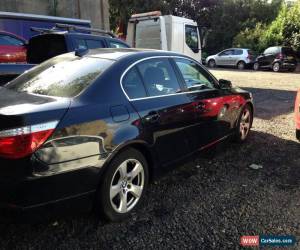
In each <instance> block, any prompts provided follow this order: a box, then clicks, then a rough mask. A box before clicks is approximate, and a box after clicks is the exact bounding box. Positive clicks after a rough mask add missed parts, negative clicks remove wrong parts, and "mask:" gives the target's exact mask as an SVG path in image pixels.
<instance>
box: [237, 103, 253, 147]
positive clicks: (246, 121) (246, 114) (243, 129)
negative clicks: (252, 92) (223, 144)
mask: <svg viewBox="0 0 300 250" xmlns="http://www.w3.org/2000/svg"><path fill="white" fill-rule="evenodd" d="M250 126H251V114H250V111H249V110H248V109H245V110H244V111H243V113H242V116H241V121H240V136H241V140H242V141H243V140H245V139H246V138H247V135H248V133H249V131H250Z"/></svg>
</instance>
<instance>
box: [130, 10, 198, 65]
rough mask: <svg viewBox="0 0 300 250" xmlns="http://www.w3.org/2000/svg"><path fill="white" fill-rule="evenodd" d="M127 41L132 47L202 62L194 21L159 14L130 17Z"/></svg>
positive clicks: (156, 12)
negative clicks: (172, 52) (174, 54)
mask: <svg viewBox="0 0 300 250" xmlns="http://www.w3.org/2000/svg"><path fill="white" fill-rule="evenodd" d="M126 42H127V43H128V44H129V46H131V47H133V48H148V49H158V50H167V51H174V52H179V53H183V54H185V55H188V56H190V57H192V58H194V59H195V60H196V61H198V62H201V40H200V32H199V29H198V25H197V23H196V22H195V21H193V20H191V19H188V18H183V17H178V16H173V15H165V16H162V15H161V12H160V11H154V12H149V13H142V14H135V15H132V16H131V18H130V20H129V23H128V28H127V38H126Z"/></svg>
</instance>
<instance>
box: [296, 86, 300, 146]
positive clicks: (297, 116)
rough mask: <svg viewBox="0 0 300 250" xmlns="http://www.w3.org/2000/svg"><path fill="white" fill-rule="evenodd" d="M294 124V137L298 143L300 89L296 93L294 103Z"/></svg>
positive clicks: (299, 132)
mask: <svg viewBox="0 0 300 250" xmlns="http://www.w3.org/2000/svg"><path fill="white" fill-rule="evenodd" d="M295 123H296V137H297V139H298V140H299V141H300V89H299V90H298V92H297V96H296V101H295Z"/></svg>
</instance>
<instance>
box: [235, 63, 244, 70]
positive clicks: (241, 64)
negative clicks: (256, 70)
mask: <svg viewBox="0 0 300 250" xmlns="http://www.w3.org/2000/svg"><path fill="white" fill-rule="evenodd" d="M236 66H237V68H238V69H239V70H244V69H245V68H246V63H245V62H244V61H239V62H238V63H237V65H236Z"/></svg>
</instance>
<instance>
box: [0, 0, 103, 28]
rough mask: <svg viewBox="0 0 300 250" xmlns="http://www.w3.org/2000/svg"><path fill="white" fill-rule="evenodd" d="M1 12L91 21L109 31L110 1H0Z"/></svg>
mask: <svg viewBox="0 0 300 250" xmlns="http://www.w3.org/2000/svg"><path fill="white" fill-rule="evenodd" d="M0 11H10V12H22V13H32V14H40V15H53V16H60V17H70V18H81V19H89V20H91V21H92V25H93V27H95V28H101V29H109V4H108V0H0Z"/></svg>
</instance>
